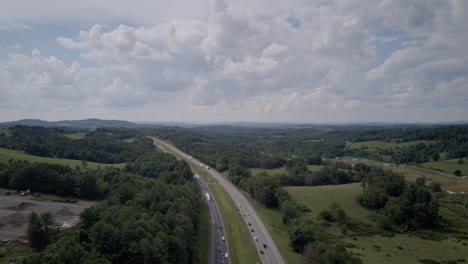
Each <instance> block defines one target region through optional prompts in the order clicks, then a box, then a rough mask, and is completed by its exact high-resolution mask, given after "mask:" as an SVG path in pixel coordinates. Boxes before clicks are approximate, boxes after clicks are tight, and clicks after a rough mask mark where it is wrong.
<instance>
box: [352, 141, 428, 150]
mask: <svg viewBox="0 0 468 264" xmlns="http://www.w3.org/2000/svg"><path fill="white" fill-rule="evenodd" d="M431 142H432V141H429V140H416V141H409V142H402V143H396V142H387V141H378V140H376V141H363V142H357V143H353V144H351V146H349V149H360V148H362V147H367V148H368V150H372V149H377V148H382V149H396V148H403V147H408V146H411V145H416V144H419V143H426V144H428V143H431Z"/></svg>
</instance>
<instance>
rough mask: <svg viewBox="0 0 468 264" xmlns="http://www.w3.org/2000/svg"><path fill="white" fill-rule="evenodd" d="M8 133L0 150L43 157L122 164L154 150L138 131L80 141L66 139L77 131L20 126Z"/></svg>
mask: <svg viewBox="0 0 468 264" xmlns="http://www.w3.org/2000/svg"><path fill="white" fill-rule="evenodd" d="M8 129H9V130H10V131H11V135H9V136H6V135H5V134H3V133H2V134H0V147H3V148H8V149H13V150H19V151H24V152H25V153H27V154H31V155H36V156H42V157H52V158H66V159H77V160H86V161H91V162H100V163H122V162H126V161H132V160H135V159H136V158H137V157H138V156H139V155H141V154H143V153H145V152H150V151H152V150H153V146H152V145H151V140H150V139H148V138H146V137H145V135H144V134H143V133H141V132H140V131H138V130H135V129H126V128H98V129H96V130H94V131H91V132H89V133H87V134H86V135H85V137H84V138H81V139H71V138H68V137H66V136H65V135H66V134H70V133H73V132H77V131H73V130H68V129H64V128H46V127H35V126H32V127H30V126H21V125H17V126H14V127H10V128H8ZM125 139H133V140H132V141H131V142H125V141H124V140H125Z"/></svg>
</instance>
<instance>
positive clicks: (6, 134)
mask: <svg viewBox="0 0 468 264" xmlns="http://www.w3.org/2000/svg"><path fill="white" fill-rule="evenodd" d="M2 133H3V134H4V135H5V136H6V137H9V136H11V131H10V130H8V129H2V128H0V134H2Z"/></svg>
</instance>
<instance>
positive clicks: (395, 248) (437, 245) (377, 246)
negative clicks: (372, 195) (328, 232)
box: [344, 235, 468, 264]
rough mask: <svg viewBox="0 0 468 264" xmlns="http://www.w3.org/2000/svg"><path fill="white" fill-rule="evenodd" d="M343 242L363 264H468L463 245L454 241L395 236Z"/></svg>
mask: <svg viewBox="0 0 468 264" xmlns="http://www.w3.org/2000/svg"><path fill="white" fill-rule="evenodd" d="M344 242H346V243H348V246H351V245H352V247H351V248H348V249H347V250H348V251H350V252H354V253H355V254H356V255H357V256H358V257H359V258H361V259H362V260H363V262H364V263H365V264H367V263H368V264H372V263H388V264H394V263H405V264H406V263H408V264H411V263H414V264H421V262H420V260H423V259H431V260H434V261H437V262H427V263H449V262H445V261H457V262H450V263H465V262H466V261H468V247H467V246H466V241H463V240H458V239H455V238H448V239H444V240H442V241H433V240H427V239H421V238H419V237H416V236H410V235H395V236H394V237H382V236H380V235H376V236H369V237H357V238H356V239H353V238H346V239H344ZM458 261H459V262H458Z"/></svg>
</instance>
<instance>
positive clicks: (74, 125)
mask: <svg viewBox="0 0 468 264" xmlns="http://www.w3.org/2000/svg"><path fill="white" fill-rule="evenodd" d="M461 124H468V121H451V122H438V123H403V122H367V123H282V122H269V123H268V122H259V123H255V122H213V123H184V122H137V123H132V122H129V121H124V120H103V119H97V118H90V119H84V120H63V121H44V120H40V119H22V120H18V121H12V122H3V123H0V127H10V126H15V125H24V126H43V127H66V128H71V129H87V130H92V129H96V128H98V127H115V128H117V127H124V128H158V127H167V126H170V127H181V128H201V129H219V128H221V129H229V128H230V129H232V128H292V129H300V128H334V129H343V128H345V129H363V128H365V129H376V128H411V127H421V126H424V127H431V126H432V127H437V126H446V125H461Z"/></svg>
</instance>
